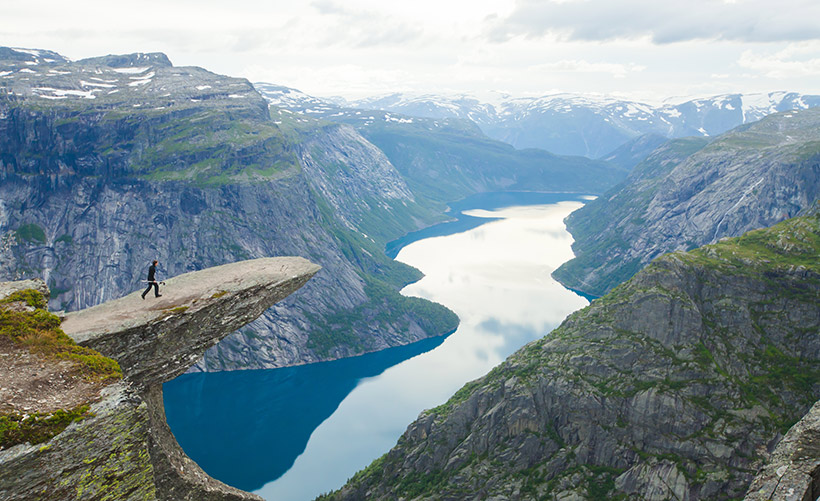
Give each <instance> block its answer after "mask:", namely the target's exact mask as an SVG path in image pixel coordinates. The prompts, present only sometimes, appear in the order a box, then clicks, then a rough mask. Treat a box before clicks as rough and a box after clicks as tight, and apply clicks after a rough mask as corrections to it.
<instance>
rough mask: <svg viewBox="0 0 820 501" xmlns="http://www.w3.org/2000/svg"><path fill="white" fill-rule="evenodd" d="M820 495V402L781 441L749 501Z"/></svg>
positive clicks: (808, 500) (806, 499)
mask: <svg viewBox="0 0 820 501" xmlns="http://www.w3.org/2000/svg"><path fill="white" fill-rule="evenodd" d="M817 499H820V402H817V403H816V404H814V406H813V407H812V408H811V410H810V411H809V413H808V414H806V415H805V416H804V417H803V419H801V420H800V421H798V422H797V424H795V425H794V426H792V428H791V429H790V430H789V432H788V433H786V436H785V437H783V440H781V441H780V443H779V444H777V447H776V448H775V450H774V452H773V453H772V455H771V458H770V459H769V461H768V463H767V464H766V466H765V467H764V468H763V469H762V470H761V471H760V473H758V474H757V476H756V477H755V479H754V482H752V485H751V487H749V492H747V493H746V497H745V498H744V500H745V501H768V500H784V501H815V500H817Z"/></svg>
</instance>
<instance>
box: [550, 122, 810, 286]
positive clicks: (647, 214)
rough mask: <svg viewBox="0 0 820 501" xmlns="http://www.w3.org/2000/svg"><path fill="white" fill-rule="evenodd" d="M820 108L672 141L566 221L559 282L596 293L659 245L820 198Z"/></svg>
mask: <svg viewBox="0 0 820 501" xmlns="http://www.w3.org/2000/svg"><path fill="white" fill-rule="evenodd" d="M818 126H820V109H808V110H802V111H792V112H786V113H779V114H776V115H771V116H768V117H766V118H764V119H762V120H761V121H760V122H757V123H754V124H751V125H746V126H742V127H739V128H737V129H734V130H733V131H730V132H728V133H726V134H723V135H721V136H718V137H717V138H715V139H714V140H711V141H707V140H706V139H704V138H688V139H681V140H675V141H670V142H669V143H667V144H666V145H664V146H661V147H660V148H659V149H657V150H656V151H655V152H654V153H652V154H651V155H650V156H649V157H648V158H647V159H646V160H644V161H643V162H642V163H641V164H639V165H638V166H636V167H635V170H634V171H633V173H632V174H631V175H630V177H629V179H627V181H625V182H624V183H622V184H621V185H620V186H618V187H616V188H614V189H612V190H611V191H609V192H607V193H606V194H604V195H603V196H601V197H600V198H598V199H597V200H595V201H593V202H591V203H589V204H587V205H586V206H585V207H583V208H582V209H580V210H578V211H576V212H574V213H573V214H572V215H570V216H569V217H568V218H567V227H568V229H569V230H570V232H571V233H572V234H573V237H574V238H575V243H574V244H573V250H574V251H575V254H576V257H575V258H574V259H572V260H570V261H569V262H567V263H565V264H564V265H563V266H561V267H560V268H559V269H558V270H556V271H555V273H554V276H555V278H556V279H558V280H560V281H561V282H562V283H564V284H566V285H567V286H569V287H572V288H574V289H577V290H581V291H584V292H587V293H590V294H593V295H596V296H600V295H603V294H605V293H606V292H608V291H609V290H611V289H612V288H613V287H615V286H616V285H618V284H619V283H621V282H623V281H624V280H626V279H628V278H629V277H631V276H632V275H633V274H634V273H635V272H637V271H638V270H639V269H641V268H642V267H643V266H645V265H646V264H647V263H649V262H650V261H651V260H652V259H654V258H655V257H657V256H658V255H660V254H662V253H664V252H671V251H675V250H687V249H691V248H694V247H697V246H699V245H704V244H708V243H713V242H716V241H717V240H718V239H720V238H722V237H726V236H730V237H731V236H738V235H740V234H742V233H743V232H745V231H749V230H751V229H755V228H762V227H766V226H770V225H772V224H774V223H776V222H778V221H781V220H783V219H785V218H788V217H793V216H796V215H798V214H799V212H800V211H801V210H804V209H806V208H807V207H809V206H810V205H811V204H812V203H813V202H814V200H815V199H817V198H818V197H820V147H818V144H820V143H819V142H818V140H819V139H820V132H818V131H820V127H818Z"/></svg>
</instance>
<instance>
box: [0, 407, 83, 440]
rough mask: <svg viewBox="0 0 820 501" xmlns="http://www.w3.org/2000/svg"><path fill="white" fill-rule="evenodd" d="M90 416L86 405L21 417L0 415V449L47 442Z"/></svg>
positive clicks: (18, 415)
mask: <svg viewBox="0 0 820 501" xmlns="http://www.w3.org/2000/svg"><path fill="white" fill-rule="evenodd" d="M90 416H92V414H91V413H90V412H89V406H88V405H80V406H78V407H76V408H74V409H71V410H68V411H64V410H62V409H60V410H57V411H55V412H53V413H46V414H44V413H34V414H32V415H22V414H18V413H12V414H5V415H0V449H6V448H9V447H12V446H15V445H17V444H24V443H30V444H32V445H36V444H41V443H43V442H47V441H48V440H50V439H51V438H52V437H54V436H56V435H59V434H60V433H62V431H63V430H65V429H66V427H67V426H68V425H70V424H71V423H73V422H75V421H81V420H83V419H85V418H87V417H90Z"/></svg>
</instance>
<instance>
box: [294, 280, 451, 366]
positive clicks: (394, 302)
mask: <svg viewBox="0 0 820 501" xmlns="http://www.w3.org/2000/svg"><path fill="white" fill-rule="evenodd" d="M362 278H363V280H364V281H365V288H364V291H365V294H366V295H367V297H368V301H367V302H365V303H363V304H361V305H359V306H357V307H356V308H354V309H352V310H343V311H338V312H336V313H332V314H329V315H325V316H324V317H322V318H319V317H311V318H310V320H311V323H312V324H313V325H314V329H313V330H312V331H311V332H310V337H309V339H308V343H307V346H308V348H310V349H312V350H314V351H315V352H316V353H317V354H318V355H320V356H328V355H330V354H331V352H332V350H333V349H334V348H337V347H340V346H344V347H347V348H349V349H351V350H353V352H354V353H356V352H358V353H363V352H366V351H369V350H372V349H374V346H373V345H372V344H371V343H372V340H371V338H370V337H369V336H368V335H366V334H363V333H367V332H368V331H370V330H372V329H373V328H374V327H376V326H383V327H384V328H387V327H388V326H394V328H397V329H398V330H399V331H404V330H406V328H407V327H408V326H409V324H410V322H411V321H413V322H415V323H417V324H418V325H419V326H420V327H421V328H422V329H424V330H425V331H426V332H428V333H431V334H438V335H442V334H447V333H450V332H452V331H454V330H455V329H456V327H457V326H458V317H457V316H456V314H455V313H453V312H452V311H450V310H449V309H447V308H445V307H444V306H442V305H440V304H438V303H433V302H431V301H428V300H426V299H421V298H416V297H407V296H403V295H401V294H400V293H399V292H398V291H397V290H396V289H395V288H393V287H392V286H390V285H389V284H387V283H385V282H383V281H381V280H378V279H376V278H372V277H368V276H363V277H362Z"/></svg>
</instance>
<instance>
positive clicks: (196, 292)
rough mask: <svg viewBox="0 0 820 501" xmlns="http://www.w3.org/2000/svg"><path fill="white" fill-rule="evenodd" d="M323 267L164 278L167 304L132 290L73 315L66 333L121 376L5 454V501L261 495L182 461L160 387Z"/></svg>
mask: <svg viewBox="0 0 820 501" xmlns="http://www.w3.org/2000/svg"><path fill="white" fill-rule="evenodd" d="M318 270H319V267H318V266H316V265H314V264H312V263H310V262H308V261H306V260H304V259H301V258H267V259H258V260H252V261H245V262H239V263H232V264H228V265H224V266H219V267H216V268H212V269H207V270H203V271H199V272H193V273H188V274H185V275H182V276H179V277H176V278H174V279H171V280H168V281H167V285H166V286H165V291H164V293H163V296H162V298H156V299H155V298H151V297H149V298H146V299H145V300H142V299H141V298H140V297H139V296H138V293H134V294H132V295H130V296H126V297H124V298H121V299H119V300H116V301H112V302H111V303H105V304H102V305H99V306H96V307H94V308H90V309H88V310H83V311H80V312H77V313H72V314H70V315H69V317H68V318H67V319H66V320H65V322H64V324H63V325H64V326H65V328H66V332H67V333H68V334H69V335H70V336H71V337H72V338H74V339H75V340H76V341H78V342H79V344H81V345H84V346H93V347H94V348H95V349H97V350H99V351H101V352H104V354H106V355H108V356H110V357H112V358H114V359H115V360H117V361H118V362H119V363H120V364H121V366H122V368H123V372H124V374H125V378H124V379H123V380H122V381H118V382H116V383H114V384H111V385H109V386H107V387H106V388H105V389H104V390H103V392H102V396H101V398H100V400H99V401H97V402H94V403H93V404H92V405H91V408H90V414H89V417H87V418H85V419H83V420H81V421H79V422H75V423H73V424H71V425H69V426H68V428H66V429H65V431H63V432H62V433H60V434H58V435H57V436H55V437H54V438H52V439H51V440H49V441H48V442H46V443H44V444H40V445H29V444H21V445H17V446H14V447H11V448H9V449H7V450H3V451H0V471H2V474H1V475H0V498H2V499H7V500H29V499H43V500H61V501H62V500H73V499H77V500H79V499H82V500H98V499H99V500H102V499H129V500H130V499H134V500H137V499H139V500H154V499H155V500H168V501H171V500H174V501H176V500H190V501H198V500H243V499H260V498H259V497H258V496H255V495H253V494H249V493H247V492H243V491H240V490H238V489H235V488H232V487H230V486H227V485H225V484H222V483H221V482H219V481H217V480H214V479H213V478H211V477H209V476H208V475H207V474H205V473H204V472H203V471H202V470H201V469H200V468H199V466H197V465H196V463H194V462H193V461H192V460H191V459H190V458H188V457H187V456H186V455H185V453H184V452H183V451H182V449H181V448H180V447H179V445H178V444H177V442H176V439H174V436H173V434H172V433H171V431H170V428H169V427H168V424H167V423H166V422H165V411H164V405H163V399H162V383H163V382H164V381H167V380H169V379H171V378H173V377H175V376H176V375H178V374H181V373H182V372H184V371H185V370H186V369H187V368H188V366H190V364H192V363H194V362H195V361H196V360H198V359H199V357H201V355H202V353H203V352H204V351H205V350H206V349H207V348H208V347H209V346H212V345H213V344H215V343H217V342H218V341H219V340H220V339H221V338H222V337H224V336H226V335H228V334H230V333H231V332H232V331H234V330H235V329H236V328H238V327H241V326H242V325H244V324H245V323H247V322H249V321H251V320H253V319H254V318H256V317H257V316H259V314H261V312H262V311H263V310H264V309H266V308H268V307H269V306H270V305H271V304H272V303H274V302H276V301H279V300H281V299H282V298H284V297H285V296H287V295H289V294H291V293H292V292H294V291H296V290H297V289H299V288H300V287H301V286H302V285H303V284H304V283H305V282H307V281H308V280H309V279H310V278H311V277H312V276H313V275H314V274H315V273H316V272H317V271H318Z"/></svg>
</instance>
